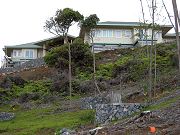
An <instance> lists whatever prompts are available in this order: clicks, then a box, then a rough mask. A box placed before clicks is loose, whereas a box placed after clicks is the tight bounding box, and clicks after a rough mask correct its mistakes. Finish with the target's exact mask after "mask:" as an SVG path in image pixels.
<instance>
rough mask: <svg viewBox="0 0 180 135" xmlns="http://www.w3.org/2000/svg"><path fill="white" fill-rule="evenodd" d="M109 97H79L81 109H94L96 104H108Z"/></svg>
mask: <svg viewBox="0 0 180 135" xmlns="http://www.w3.org/2000/svg"><path fill="white" fill-rule="evenodd" d="M108 103H110V99H107V98H104V97H101V96H99V97H86V98H82V99H81V109H96V105H97V104H108Z"/></svg>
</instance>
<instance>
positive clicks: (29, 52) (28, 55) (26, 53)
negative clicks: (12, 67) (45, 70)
mask: <svg viewBox="0 0 180 135" xmlns="http://www.w3.org/2000/svg"><path fill="white" fill-rule="evenodd" d="M33 53H34V52H33V50H26V52H25V57H26V58H33Z"/></svg>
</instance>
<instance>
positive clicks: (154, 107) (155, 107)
mask: <svg viewBox="0 0 180 135" xmlns="http://www.w3.org/2000/svg"><path fill="white" fill-rule="evenodd" d="M178 100H180V97H175V98H171V99H168V100H167V101H164V102H161V103H159V104H157V105H151V106H148V107H146V108H145V110H151V111H153V110H159V109H163V108H167V107H169V106H170V105H171V104H172V103H175V102H177V101H178Z"/></svg>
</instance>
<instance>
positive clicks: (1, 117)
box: [0, 112, 15, 121]
mask: <svg viewBox="0 0 180 135" xmlns="http://www.w3.org/2000/svg"><path fill="white" fill-rule="evenodd" d="M14 117H15V114H14V113H7V112H0V121H8V120H12V119H13V118H14Z"/></svg>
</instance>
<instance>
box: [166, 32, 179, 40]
mask: <svg viewBox="0 0 180 135" xmlns="http://www.w3.org/2000/svg"><path fill="white" fill-rule="evenodd" d="M179 38H180V32H179ZM173 41H176V33H167V34H166V35H165V36H164V42H173Z"/></svg>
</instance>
